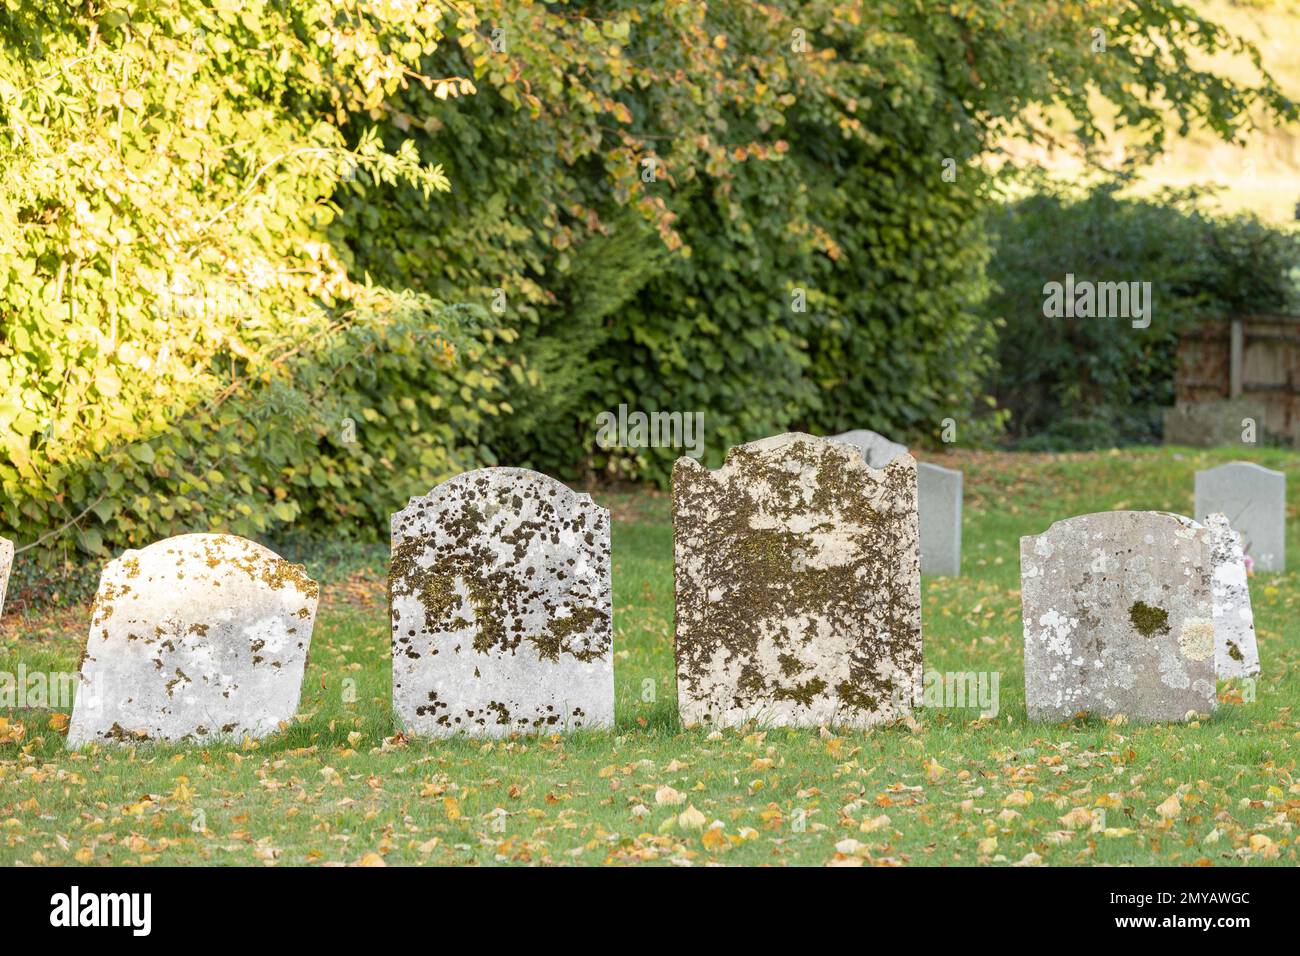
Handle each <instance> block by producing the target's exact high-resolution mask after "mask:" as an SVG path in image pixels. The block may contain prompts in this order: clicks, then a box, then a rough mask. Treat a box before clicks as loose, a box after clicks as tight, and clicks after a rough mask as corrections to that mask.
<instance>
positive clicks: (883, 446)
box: [831, 428, 962, 576]
mask: <svg viewBox="0 0 1300 956" xmlns="http://www.w3.org/2000/svg"><path fill="white" fill-rule="evenodd" d="M831 441H838V442H844V443H845V444H847V445H852V446H853V447H854V448H857V449H858V450H859V451H861V452H862V455H863V457H865V458H866V459H867V464H868V465H870V466H871V467H872V468H884V467H885V466H886V465H888V464H889V463H890V462H891V461H893V460H894V459H895V458H897V457H898V456H899V455H906V454H907V446H905V445H900V444H898V443H897V442H892V441H890V440H889V439H888V438H885V437H884V436H883V435H879V434H877V433H876V432H873V431H868V430H867V429H865V428H860V429H858V430H856V431H851V432H844V433H843V434H841V435H835V436H834V437H832V438H831ZM916 468H917V483H918V489H919V490H918V499H917V510H918V511H919V512H920V516H921V573H922V574H940V575H942V574H947V575H953V576H956V575H959V574H961V505H962V487H961V486H962V475H961V472H960V471H955V470H954V469H951V468H941V467H940V466H938V465H931V464H929V463H928V462H920V463H918V464H917V466H916Z"/></svg>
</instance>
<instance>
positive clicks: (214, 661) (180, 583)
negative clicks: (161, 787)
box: [68, 534, 320, 747]
mask: <svg viewBox="0 0 1300 956" xmlns="http://www.w3.org/2000/svg"><path fill="white" fill-rule="evenodd" d="M319 593H320V589H319V587H318V586H317V584H316V582H315V581H313V580H311V578H309V577H307V574H306V572H305V570H304V569H303V567H302V566H301V565H298V564H291V563H289V562H288V561H286V560H284V559H283V558H281V557H280V556H279V555H277V554H276V553H275V552H273V551H271V550H269V549H267V548H264V547H262V546H261V545H260V544H257V543H255V542H253V541H249V540H248V539H246V538H240V537H237V536H235V535H230V534H185V535H180V536H178V537H175V538H167V539H165V540H163V541H159V542H156V543H155V544H151V545H149V547H147V548H143V549H141V550H139V551H127V552H125V553H124V554H123V555H122V556H121V557H120V558H117V559H116V560H114V561H110V562H109V563H108V565H107V566H106V567H105V568H104V573H103V575H102V576H101V577H100V581H99V591H98V593H97V594H96V595H95V603H94V606H93V607H92V609H91V613H90V632H89V635H88V636H87V638H86V647H85V650H84V652H83V654H82V660H81V668H80V669H81V677H80V681H79V683H78V690H77V699H76V704H75V706H74V707H73V711H72V721H71V724H70V725H69V728H68V746H70V747H76V746H80V745H82V744H86V743H90V742H92V741H108V740H118V741H132V740H140V739H145V738H148V739H155V740H183V739H193V740H195V741H197V742H203V741H208V740H214V739H222V738H225V739H239V738H241V737H244V736H250V737H261V736H263V735H265V734H269V733H273V732H274V731H276V730H277V729H279V727H280V725H281V723H282V722H284V721H288V720H290V719H291V718H292V717H293V715H294V713H295V712H296V711H297V709H298V701H299V696H300V694H301V691H302V677H303V670H304V668H305V667H306V664H307V655H308V651H309V650H310V648H311V632H312V625H313V623H314V622H315V620H316V602H317V598H318V596H319Z"/></svg>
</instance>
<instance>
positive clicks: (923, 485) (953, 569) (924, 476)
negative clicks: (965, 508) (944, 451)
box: [916, 461, 962, 577]
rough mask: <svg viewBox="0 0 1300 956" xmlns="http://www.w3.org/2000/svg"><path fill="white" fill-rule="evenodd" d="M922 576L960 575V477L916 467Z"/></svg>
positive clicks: (935, 468)
mask: <svg viewBox="0 0 1300 956" xmlns="http://www.w3.org/2000/svg"><path fill="white" fill-rule="evenodd" d="M916 468H917V485H918V503H919V508H918V510H919V512H920V517H921V573H922V574H935V575H951V576H953V577H956V576H957V575H959V574H961V505H962V476H961V472H960V471H957V470H955V469H953V468H941V467H940V466H939V465H932V464H930V463H929V462H926V461H923V462H920V463H918V464H917V466H916Z"/></svg>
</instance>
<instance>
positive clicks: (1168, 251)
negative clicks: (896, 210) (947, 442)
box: [985, 184, 1300, 448]
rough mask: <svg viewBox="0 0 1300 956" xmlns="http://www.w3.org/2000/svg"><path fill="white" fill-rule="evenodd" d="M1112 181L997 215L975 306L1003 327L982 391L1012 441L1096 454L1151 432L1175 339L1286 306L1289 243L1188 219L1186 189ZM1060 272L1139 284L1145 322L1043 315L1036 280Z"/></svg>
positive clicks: (1250, 229) (1166, 394)
mask: <svg viewBox="0 0 1300 956" xmlns="http://www.w3.org/2000/svg"><path fill="white" fill-rule="evenodd" d="M1118 189H1119V185H1118V184H1107V185H1104V186H1099V187H1097V188H1095V189H1093V190H1092V191H1090V192H1088V193H1086V194H1082V195H1078V194H1074V193H1071V192H1069V191H1066V190H1050V189H1049V190H1048V191H1045V192H1042V193H1039V194H1036V195H1033V196H1031V197H1029V198H1027V199H1023V200H1021V201H1020V202H1017V203H1015V204H1013V205H1010V206H1008V207H1006V208H1005V209H1003V210H1000V211H999V212H998V213H997V214H996V215H995V216H994V217H993V222H992V227H993V229H994V230H995V231H996V233H997V236H998V239H997V244H996V254H995V255H994V258H993V261H992V264H991V265H990V268H989V274H990V277H991V279H992V280H993V282H994V283H995V285H996V286H997V291H996V293H995V294H994V295H993V296H992V297H991V298H990V299H989V300H988V302H987V303H986V305H985V310H986V314H987V315H988V316H989V317H990V319H994V318H997V319H1000V320H1002V321H1003V322H1005V325H1004V326H1003V331H1002V334H1001V337H1000V340H999V345H998V363H997V372H996V375H995V378H994V391H995V394H996V396H997V399H998V403H999V405H1000V406H1002V407H1003V408H1005V409H1007V410H1008V411H1009V412H1010V413H1011V418H1010V424H1009V432H1008V433H1009V436H1010V437H1011V438H1012V439H1014V440H1017V441H1019V443H1020V444H1021V445H1022V446H1024V447H1043V448H1096V447H1099V446H1105V445H1113V444H1116V443H1125V442H1142V441H1151V440H1155V439H1158V438H1159V437H1160V419H1161V409H1162V408H1163V407H1165V406H1168V405H1172V404H1173V401H1174V394H1173V379H1174V372H1175V366H1176V352H1177V344H1178V335H1179V332H1180V331H1183V330H1185V329H1187V328H1188V327H1190V326H1194V325H1195V324H1196V323H1197V322H1199V321H1201V320H1204V319H1222V318H1225V317H1228V316H1232V315H1248V314H1251V313H1260V312H1281V311H1285V310H1287V309H1288V308H1290V307H1292V306H1293V305H1294V304H1295V303H1294V301H1293V287H1292V280H1291V275H1290V273H1291V270H1292V269H1294V268H1295V266H1296V265H1297V263H1298V262H1300V259H1298V258H1297V252H1298V251H1300V250H1298V248H1297V238H1296V237H1295V236H1294V235H1293V234H1289V233H1287V232H1283V231H1280V230H1276V229H1272V228H1269V227H1267V226H1265V225H1263V224H1261V223H1260V222H1259V221H1258V220H1257V219H1255V218H1254V217H1250V216H1236V217H1215V216H1211V215H1207V214H1205V213H1204V212H1202V211H1199V210H1200V208H1201V206H1202V205H1203V204H1201V203H1198V199H1200V198H1201V197H1199V196H1198V195H1197V194H1196V193H1194V192H1183V193H1167V194H1165V195H1162V196H1160V197H1156V198H1155V199H1151V200H1146V199H1133V198H1122V197H1121V196H1120V195H1117V190H1118ZM1067 273H1072V274H1073V275H1074V276H1075V277H1076V279H1087V280H1091V281H1096V282H1100V281H1142V282H1150V283H1151V292H1152V298H1153V306H1154V308H1153V310H1152V316H1151V322H1150V326H1149V327H1147V328H1133V327H1132V323H1131V322H1130V321H1129V320H1127V319H1124V318H1078V317H1068V318H1067V317H1059V318H1049V317H1046V316H1045V315H1044V298H1045V297H1044V286H1045V285H1046V284H1047V283H1049V282H1061V281H1063V279H1064V277H1065V275H1066V274H1067Z"/></svg>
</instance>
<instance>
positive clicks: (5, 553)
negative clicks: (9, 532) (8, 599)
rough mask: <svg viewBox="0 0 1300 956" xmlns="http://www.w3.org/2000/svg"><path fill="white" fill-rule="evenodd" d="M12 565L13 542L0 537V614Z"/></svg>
mask: <svg viewBox="0 0 1300 956" xmlns="http://www.w3.org/2000/svg"><path fill="white" fill-rule="evenodd" d="M13 566H14V543H13V542H12V541H10V540H9V539H8V538H0V614H4V612H5V592H6V591H8V590H9V571H10V570H11V569H12V568H13Z"/></svg>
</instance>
